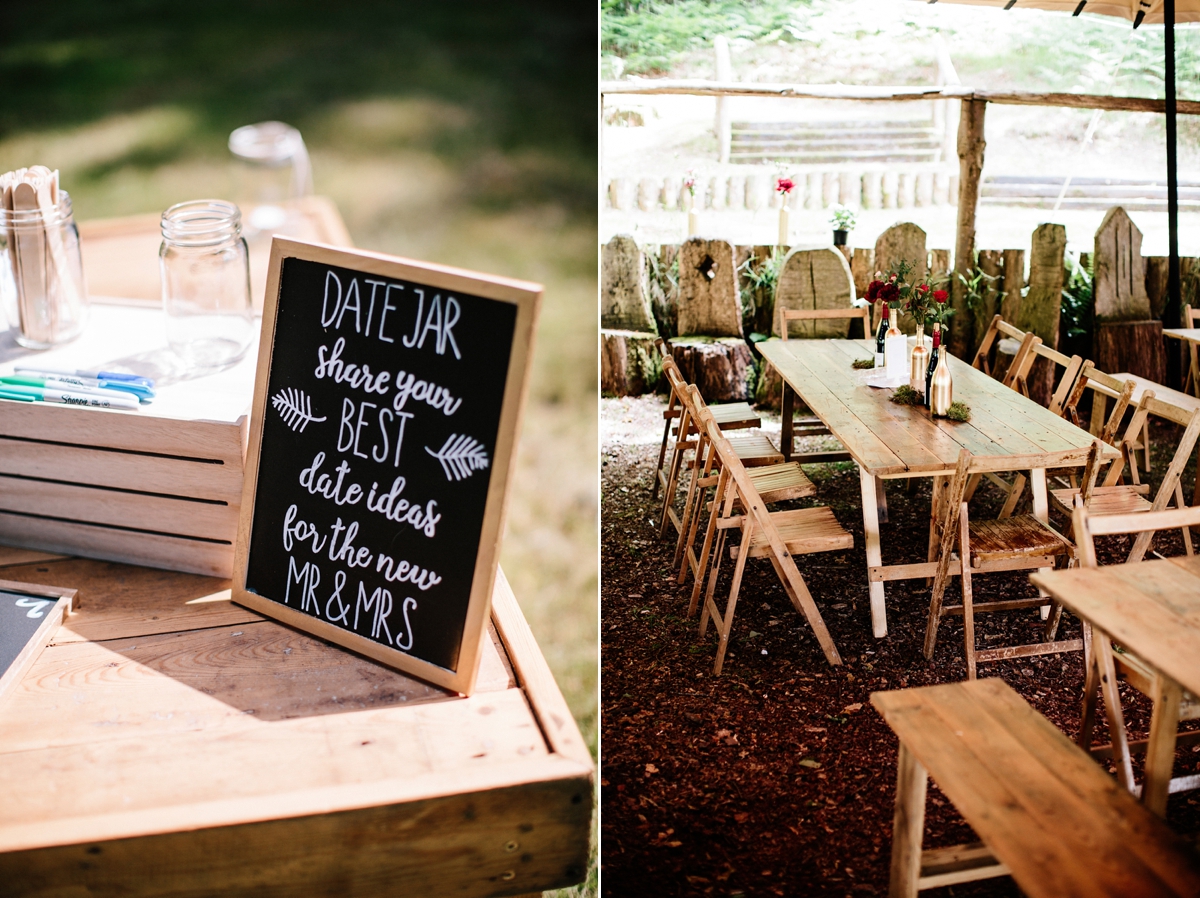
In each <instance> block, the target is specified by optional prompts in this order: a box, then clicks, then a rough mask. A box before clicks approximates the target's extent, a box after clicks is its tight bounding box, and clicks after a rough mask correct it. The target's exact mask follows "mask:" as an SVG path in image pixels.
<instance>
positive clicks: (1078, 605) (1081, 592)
mask: <svg viewBox="0 0 1200 898" xmlns="http://www.w3.org/2000/svg"><path fill="white" fill-rule="evenodd" d="M1030 579H1031V580H1032V581H1033V582H1034V584H1035V585H1037V586H1039V587H1040V588H1042V589H1044V590H1045V591H1046V592H1047V593H1049V594H1050V595H1051V596H1053V597H1054V598H1056V599H1058V600H1059V601H1060V602H1062V603H1063V605H1065V606H1066V607H1067V608H1069V609H1070V610H1071V611H1073V612H1074V613H1075V614H1077V615H1078V616H1079V617H1081V618H1083V619H1084V620H1086V621H1088V622H1089V623H1090V624H1091V625H1092V626H1093V627H1094V628H1095V629H1096V630H1098V631H1100V632H1099V633H1097V634H1096V638H1095V640H1094V642H1095V644H1097V645H1099V644H1100V643H1102V642H1103V640H1104V639H1105V635H1106V634H1107V637H1108V638H1110V639H1113V640H1116V641H1117V642H1118V643H1119V644H1120V645H1122V646H1123V647H1125V648H1126V649H1128V650H1129V651H1130V652H1131V653H1132V654H1133V655H1135V656H1136V657H1137V658H1139V659H1140V660H1141V661H1142V662H1143V663H1144V664H1146V665H1148V666H1149V667H1150V668H1151V670H1152V671H1153V672H1154V673H1155V674H1156V675H1157V676H1158V677H1159V679H1160V681H1161V682H1160V688H1155V690H1154V693H1155V694H1154V708H1153V711H1152V712H1151V718H1150V734H1149V739H1148V740H1147V743H1146V778H1145V784H1144V785H1143V787H1142V793H1143V794H1142V800H1143V802H1144V803H1145V804H1146V806H1147V807H1149V808H1151V809H1152V810H1155V811H1157V812H1158V813H1159V814H1163V813H1165V812H1166V807H1167V795H1168V794H1169V793H1170V792H1179V791H1183V790H1185V789H1194V788H1200V778H1198V777H1180V778H1177V779H1175V780H1172V778H1171V768H1172V766H1173V764H1174V762H1175V744H1176V725H1177V723H1178V718H1179V696H1180V690H1181V689H1182V690H1186V691H1187V692H1190V693H1191V694H1192V695H1200V652H1197V651H1196V646H1198V645H1200V557H1196V556H1184V557H1180V558H1168V559H1160V560H1156V561H1143V562H1139V563H1137V564H1114V565H1108V566H1105V567H1096V568H1087V567H1080V568H1072V569H1070V570H1063V571H1038V572H1037V573H1035V574H1033V575H1032V577H1031V578H1030Z"/></svg>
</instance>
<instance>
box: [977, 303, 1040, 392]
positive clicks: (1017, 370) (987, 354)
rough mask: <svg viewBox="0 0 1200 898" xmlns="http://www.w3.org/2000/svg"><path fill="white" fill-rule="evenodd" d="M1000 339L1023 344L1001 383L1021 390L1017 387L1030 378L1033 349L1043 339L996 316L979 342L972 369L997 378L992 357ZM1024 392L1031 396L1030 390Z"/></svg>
mask: <svg viewBox="0 0 1200 898" xmlns="http://www.w3.org/2000/svg"><path fill="white" fill-rule="evenodd" d="M1000 337H1009V338H1010V339H1013V340H1016V341H1017V342H1019V343H1020V344H1021V345H1020V347H1019V348H1018V349H1017V353H1016V355H1014V356H1013V360H1012V363H1011V364H1010V365H1009V366H1008V370H1007V371H1005V372H1004V378H1003V380H1002V381H1001V382H1002V383H1003V384H1004V386H1006V387H1012V388H1013V389H1020V387H1018V386H1017V385H1018V384H1024V382H1025V379H1026V378H1027V377H1028V376H1029V369H1030V368H1031V367H1033V359H1034V356H1033V347H1034V346H1035V345H1037V344H1040V343H1041V342H1042V338H1041V337H1039V336H1037V335H1036V334H1033V333H1028V332H1026V331H1023V330H1021V329H1020V328H1019V327H1016V326H1014V325H1012V324H1009V323H1008V322H1007V321H1005V320H1004V318H1003V317H1002V316H1000V315H994V316H992V323H991V324H989V325H988V329H987V330H986V331H985V332H984V334H983V339H982V340H981V341H980V342H979V349H977V350H976V351H975V358H973V359H972V360H971V367H972V368H977V369H979V370H980V371H982V372H983V373H984V374H986V375H988V376H989V377H995V374H993V373H992V369H993V367H994V366H993V364H992V361H991V357H992V350H993V349H994V348H995V347H996V345H997V341H998V340H999V338H1000ZM1022 392H1024V394H1025V395H1026V396H1028V395H1029V390H1028V388H1026V389H1025V390H1023V391H1022Z"/></svg>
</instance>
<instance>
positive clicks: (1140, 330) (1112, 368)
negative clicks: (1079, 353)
mask: <svg viewBox="0 0 1200 898" xmlns="http://www.w3.org/2000/svg"><path fill="white" fill-rule="evenodd" d="M1162 330H1163V327H1162V322H1161V321H1157V320H1153V319H1151V320H1149V321H1105V322H1102V323H1100V324H1097V325H1096V367H1097V368H1099V369H1100V370H1101V371H1106V372H1108V373H1109V374H1114V375H1115V374H1136V375H1138V376H1139V377H1145V378H1147V379H1149V380H1152V381H1154V382H1155V383H1163V381H1164V379H1165V378H1166V376H1167V356H1166V351H1165V349H1164V347H1163V332H1162Z"/></svg>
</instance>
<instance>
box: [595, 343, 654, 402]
mask: <svg viewBox="0 0 1200 898" xmlns="http://www.w3.org/2000/svg"><path fill="white" fill-rule="evenodd" d="M655 339H656V336H655V335H654V334H647V333H639V332H636V331H619V330H601V331H600V392H601V393H603V394H604V395H606V396H641V395H642V394H643V393H653V392H654V391H655V390H656V389H657V388H658V381H659V378H660V377H662V362H661V361H660V360H659V355H658V350H657V349H656V348H655V346H654V341H655Z"/></svg>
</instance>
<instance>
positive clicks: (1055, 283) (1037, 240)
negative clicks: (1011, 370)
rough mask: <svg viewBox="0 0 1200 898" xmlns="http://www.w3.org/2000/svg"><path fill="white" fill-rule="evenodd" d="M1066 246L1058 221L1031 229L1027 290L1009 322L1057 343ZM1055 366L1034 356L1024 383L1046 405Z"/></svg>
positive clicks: (1050, 344) (1046, 341) (1064, 231)
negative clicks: (1032, 230) (1031, 242)
mask: <svg viewBox="0 0 1200 898" xmlns="http://www.w3.org/2000/svg"><path fill="white" fill-rule="evenodd" d="M1066 250H1067V229H1066V228H1065V227H1063V226H1062V225H1058V224H1043V225H1039V226H1038V227H1037V229H1036V230H1035V231H1034V232H1033V244H1032V249H1031V251H1030V253H1029V292H1028V293H1026V294H1025V296H1024V297H1023V298H1022V299H1021V302H1020V305H1019V307H1018V312H1017V315H1016V317H1015V318H1014V319H1013V321H1012V323H1013V324H1015V325H1016V326H1017V327H1019V328H1021V330H1024V331H1032V332H1033V333H1034V334H1036V335H1037V336H1039V337H1041V338H1042V343H1043V344H1045V345H1046V346H1048V347H1050V348H1051V349H1054V348H1056V347H1057V346H1058V322H1059V314H1060V312H1061V311H1062V291H1063V262H1064V259H1065V256H1066ZM1056 370H1057V369H1056V366H1055V365H1054V363H1053V362H1052V361H1050V360H1049V359H1045V358H1038V359H1035V360H1034V363H1033V367H1032V368H1031V369H1030V371H1029V378H1028V380H1027V383H1028V385H1029V396H1030V398H1031V399H1033V401H1034V402H1037V403H1039V404H1041V405H1049V404H1050V397H1051V396H1053V395H1054V380H1055V377H1054V375H1055V371H1056Z"/></svg>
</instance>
